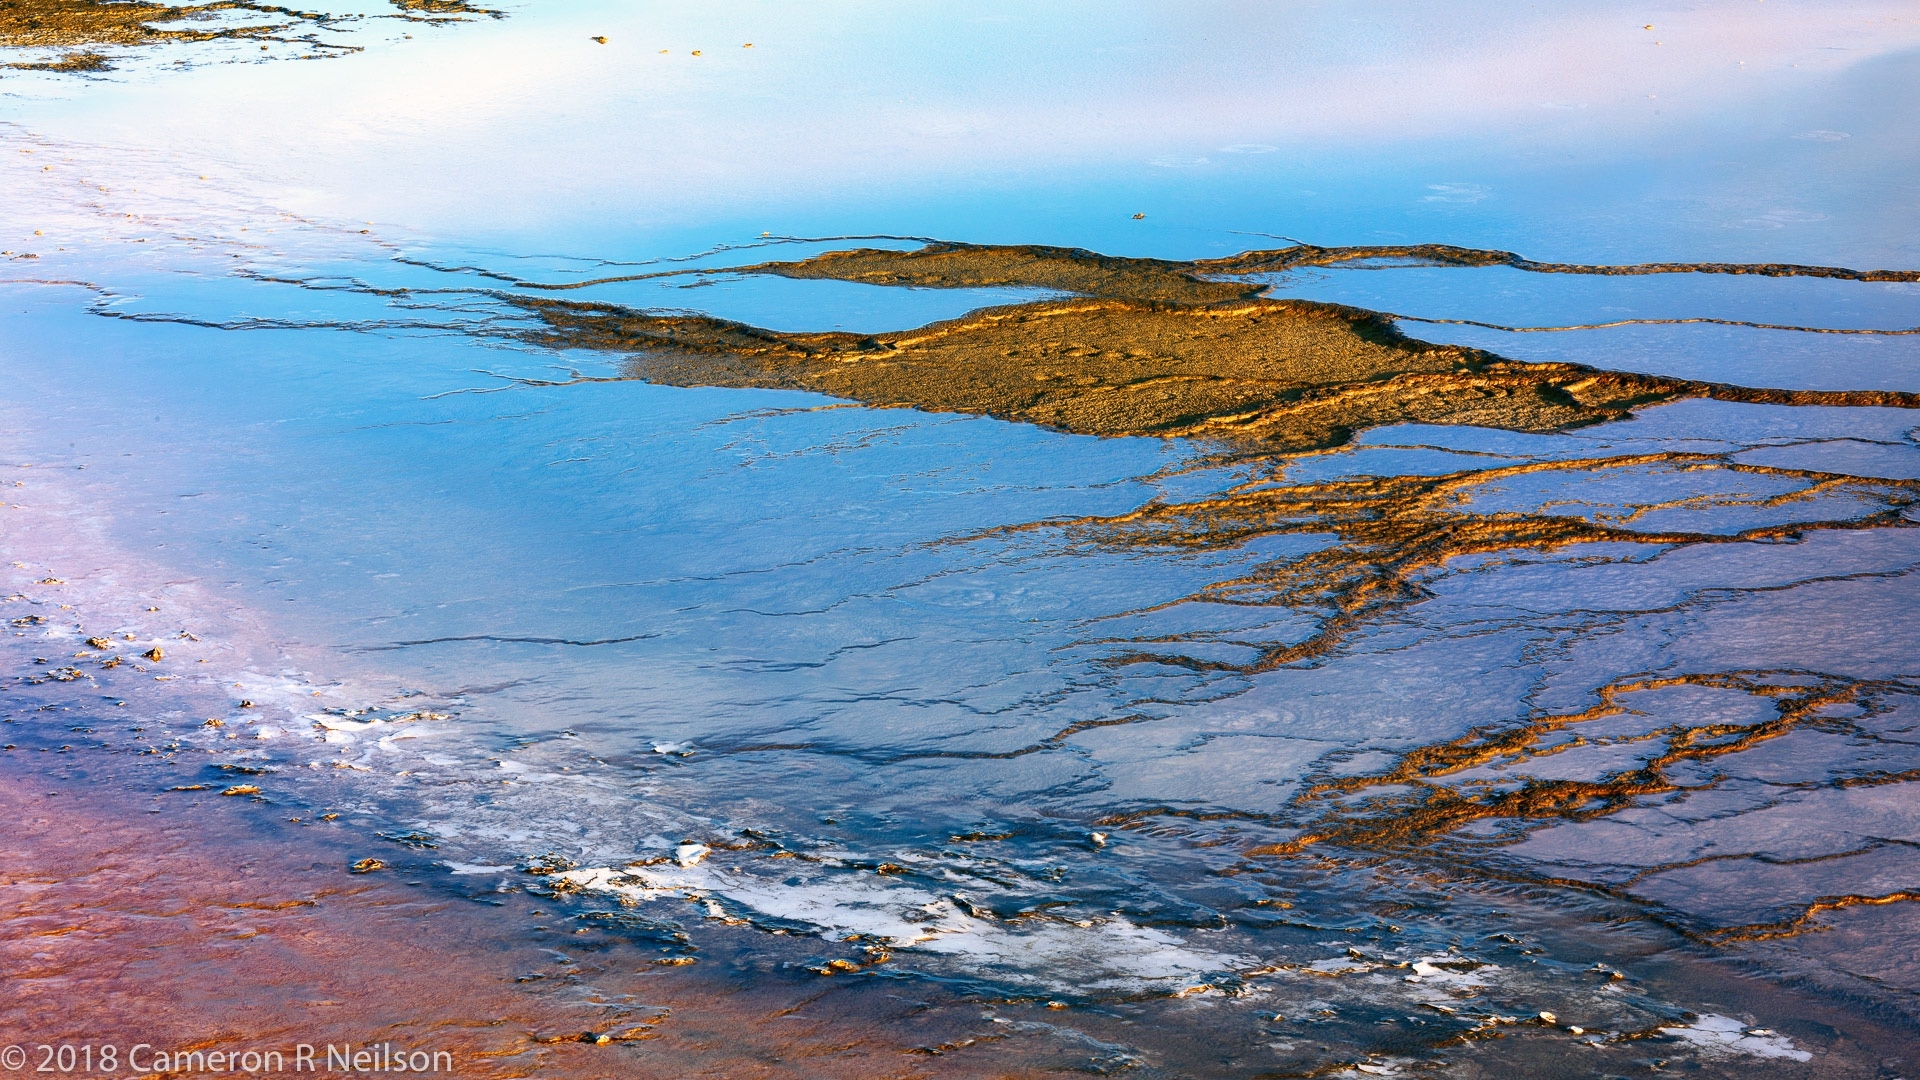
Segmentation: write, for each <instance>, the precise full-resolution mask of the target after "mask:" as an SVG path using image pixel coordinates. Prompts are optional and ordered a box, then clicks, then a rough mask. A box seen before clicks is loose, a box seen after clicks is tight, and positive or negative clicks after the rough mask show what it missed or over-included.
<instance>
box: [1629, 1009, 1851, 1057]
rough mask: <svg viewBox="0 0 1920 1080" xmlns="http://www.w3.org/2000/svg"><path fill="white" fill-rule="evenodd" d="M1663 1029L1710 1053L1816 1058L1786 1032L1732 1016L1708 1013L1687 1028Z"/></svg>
mask: <svg viewBox="0 0 1920 1080" xmlns="http://www.w3.org/2000/svg"><path fill="white" fill-rule="evenodd" d="M1660 1032H1661V1034H1663V1035H1671V1036H1673V1037H1674V1038H1676V1039H1680V1040H1682V1041H1683V1042H1687V1043H1691V1044H1692V1045H1694V1046H1695V1047H1698V1048H1699V1049H1701V1050H1703V1051H1705V1052H1707V1053H1709V1054H1715V1055H1722V1056H1731V1055H1734V1054H1751V1055H1753V1056H1754V1057H1764V1058H1787V1059H1789V1060H1792V1061H1811V1060H1812V1059H1813V1055H1812V1054H1809V1053H1807V1052H1806V1051H1805V1050H1802V1049H1800V1048H1799V1047H1796V1046H1794V1045H1793V1040H1792V1039H1789V1038H1787V1037H1786V1036H1785V1035H1781V1034H1778V1033H1777V1032H1773V1031H1768V1030H1767V1029H1765V1028H1750V1027H1748V1026H1747V1025H1745V1024H1743V1023H1741V1022H1740V1021H1738V1020H1735V1019H1734V1018H1732V1017H1730V1016H1718V1015H1715V1014H1712V1013H1709V1014H1707V1015H1706V1016H1702V1017H1700V1018H1699V1019H1697V1020H1695V1021H1694V1022H1693V1023H1691V1024H1688V1025H1687V1026H1686V1027H1663V1028H1661V1029H1660Z"/></svg>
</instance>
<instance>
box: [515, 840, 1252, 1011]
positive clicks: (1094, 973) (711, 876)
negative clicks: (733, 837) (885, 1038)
mask: <svg viewBox="0 0 1920 1080" xmlns="http://www.w3.org/2000/svg"><path fill="white" fill-rule="evenodd" d="M553 877H554V879H555V880H556V881H560V882H565V883H566V884H567V885H569V886H572V887H573V888H576V889H581V890H585V891H592V892H604V893H612V894H615V895H618V896H621V897H623V898H626V899H630V900H636V901H639V900H658V899H667V898H708V897H718V898H722V899H725V900H729V901H731V902H733V903H736V904H739V905H742V906H744V907H746V908H749V909H751V910H752V911H754V912H757V913H759V914H761V915H764V916H767V917H769V918H773V919H778V920H781V921H784V922H795V923H801V924H804V925H806V926H811V927H813V928H815V930H816V932H818V933H820V934H821V935H822V936H824V937H829V938H841V939H844V938H848V937H853V936H855V935H859V936H862V937H866V938H874V939H879V940H884V941H886V942H887V943H888V944H889V945H890V946H891V947H893V948H894V949H896V950H909V949H911V950H917V951H920V952H925V953H932V954H936V955H940V956H947V957H953V958H955V959H959V960H962V961H964V962H967V963H968V964H969V966H972V967H975V968H985V969H992V970H993V973H994V974H995V975H996V976H999V977H1003V978H1009V979H1013V980H1016V981H1020V982H1025V983H1033V984H1044V985H1047V986H1054V987H1062V988H1078V989H1083V990H1115V989H1122V990H1124V989H1148V988H1153V989H1168V990H1187V989H1194V988H1197V987H1200V986H1204V985H1206V982H1207V978H1208V976H1210V975H1214V974H1219V973H1223V972H1229V971H1233V970H1236V969H1241V968H1245V967H1248V966H1250V965H1251V964H1252V963H1253V961H1251V960H1249V959H1248V958H1246V957H1238V956H1228V955H1225V954H1222V953H1216V952H1211V951H1208V950H1204V949H1196V948H1193V947H1191V946H1189V945H1188V944H1187V943H1186V942H1185V941H1183V940H1181V939H1180V938H1177V937H1174V936H1173V935H1171V934H1168V933H1165V932H1163V931H1160V930H1155V929H1150V928H1147V927H1142V926H1135V925H1134V924H1132V923H1130V922H1128V921H1127V920H1125V919H1122V918H1119V917H1109V918H1106V919H1102V920H1099V921H1089V922H1087V923H1085V924H1080V923H1063V922H1042V923H1037V924H1034V925H1030V926H1025V927H1022V928H1020V929H1017V930H1016V929H1014V928H1013V927H1011V926H1009V925H1008V924H1006V923H1002V922H997V921H994V920H991V919H984V918H980V917H977V916H975V915H973V914H970V913H969V912H967V911H965V910H963V909H962V908H961V907H960V906H959V905H958V904H956V903H955V902H954V901H953V900H952V899H950V898H948V897H942V896H935V895H933V894H932V893H928V892H925V891H923V890H921V889H917V888H914V887H912V886H909V885H895V884H888V883H883V882H882V881H881V880H880V879H869V878H864V877H855V876H852V875H847V876H835V877H833V878H830V879H827V880H815V881H801V882H795V883H792V884H788V883H787V882H784V881H777V880H774V879H771V878H763V877H758V876H755V875H751V874H741V873H734V872H729V871H727V870H724V869H720V868H717V867H713V866H708V865H690V866H677V867H676V866H648V867H629V868H627V869H626V870H613V869H610V868H607V867H596V868H590V869H580V870H569V871H565V872H563V873H559V874H555V875H553Z"/></svg>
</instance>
